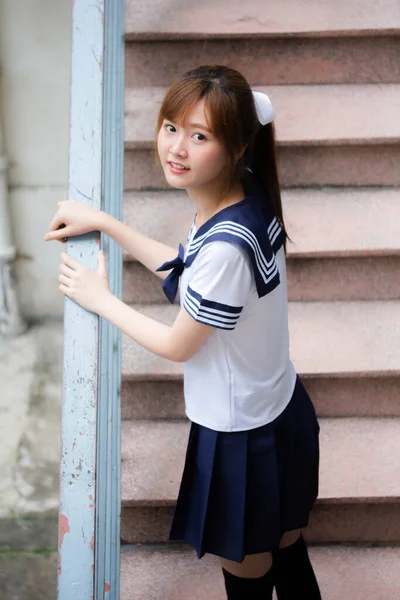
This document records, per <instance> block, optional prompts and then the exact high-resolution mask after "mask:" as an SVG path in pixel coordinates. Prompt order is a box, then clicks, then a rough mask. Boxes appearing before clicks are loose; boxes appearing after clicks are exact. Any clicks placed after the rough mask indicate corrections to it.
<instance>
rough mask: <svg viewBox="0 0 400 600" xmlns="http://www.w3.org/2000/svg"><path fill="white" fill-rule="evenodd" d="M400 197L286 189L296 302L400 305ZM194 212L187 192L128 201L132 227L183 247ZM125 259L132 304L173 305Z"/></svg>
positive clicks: (399, 192)
mask: <svg viewBox="0 0 400 600" xmlns="http://www.w3.org/2000/svg"><path fill="white" fill-rule="evenodd" d="M399 198H400V189H398V188H395V189H374V188H370V189H368V188H366V189H360V190H356V189H323V190H314V189H313V190H311V189H309V190H303V189H294V190H284V191H283V194H282V200H283V206H284V214H285V220H286V227H287V230H288V232H289V235H290V237H291V240H292V242H293V243H288V247H287V253H288V284H289V299H290V300H293V301H299V300H301V301H310V300H317V301H318V300H319V301H324V300H395V299H400V280H399V278H398V277H397V273H398V270H399V267H400V221H399V219H398V204H399ZM194 212H195V211H194V208H193V204H192V202H191V200H190V199H189V198H188V196H187V194H186V193H185V192H183V193H182V192H179V191H175V190H173V191H165V192H152V193H151V192H130V193H127V194H126V196H125V203H124V217H125V222H126V223H127V224H128V225H129V226H130V227H132V228H133V229H136V230H138V231H140V232H141V233H144V234H145V235H148V236H150V237H152V238H154V239H157V240H159V241H162V242H163V243H165V244H167V245H169V246H173V247H176V248H178V243H179V242H182V243H183V244H185V243H186V242H185V240H186V237H187V234H188V232H189V229H190V226H191V224H192V222H193V217H194ZM155 215H157V218H155ZM355 223H357V227H355V226H354V224H355ZM124 258H125V261H126V263H125V269H124V284H123V294H124V295H123V298H124V302H130V303H134V302H137V303H141V302H147V303H159V302H166V301H167V300H166V298H165V295H164V293H163V291H162V286H161V283H160V280H159V279H158V278H157V277H154V275H153V274H152V273H150V272H149V271H148V270H147V269H146V268H145V267H143V266H142V265H140V264H139V263H137V262H132V261H133V259H132V256H130V255H129V254H128V253H125V254H124ZM316 259H318V260H316ZM129 261H131V262H129ZM377 273H379V277H377ZM355 275H357V276H355Z"/></svg>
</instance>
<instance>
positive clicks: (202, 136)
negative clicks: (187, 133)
mask: <svg viewBox="0 0 400 600" xmlns="http://www.w3.org/2000/svg"><path fill="white" fill-rule="evenodd" d="M193 135H194V136H196V135H197V136H198V137H197V138H195V139H197V141H198V142H203V141H204V140H206V139H207V138H206V136H205V135H203V134H202V133H195V134H193Z"/></svg>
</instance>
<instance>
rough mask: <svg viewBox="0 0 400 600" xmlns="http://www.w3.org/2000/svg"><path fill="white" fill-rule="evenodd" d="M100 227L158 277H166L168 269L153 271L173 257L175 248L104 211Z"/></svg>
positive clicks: (175, 253)
mask: <svg viewBox="0 0 400 600" xmlns="http://www.w3.org/2000/svg"><path fill="white" fill-rule="evenodd" d="M100 229H101V231H103V232H104V233H106V234H107V235H109V236H110V237H112V238H113V239H114V240H115V241H116V242H117V244H119V245H120V246H122V248H125V250H127V251H128V252H129V253H130V254H132V256H133V257H134V258H135V259H136V260H138V261H139V262H141V263H142V265H144V266H145V267H146V268H147V269H149V270H150V271H152V272H153V273H154V274H155V275H157V276H158V277H160V279H165V278H166V277H167V275H168V273H169V271H163V272H159V273H156V272H155V271H156V269H157V268H158V267H160V266H161V265H162V264H163V263H164V262H166V261H169V260H172V259H174V258H175V257H176V255H177V254H178V250H177V249H175V248H171V247H170V246H167V245H165V244H162V243H161V242H157V241H156V240H153V239H152V238H150V237H147V236H146V235H143V234H141V233H138V232H137V231H134V230H133V229H131V228H130V227H128V225H125V223H121V221H118V219H115V218H114V217H112V216H111V215H109V214H107V213H105V212H102V213H101V220H100Z"/></svg>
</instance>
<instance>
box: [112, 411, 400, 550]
mask: <svg viewBox="0 0 400 600" xmlns="http://www.w3.org/2000/svg"><path fill="white" fill-rule="evenodd" d="M320 425H321V432H320V444H321V461H320V492H319V499H318V501H317V506H316V510H315V511H314V514H313V518H312V521H311V523H310V527H309V532H308V537H309V539H310V540H312V541H318V542H321V541H322V542H334V541H340V542H348V541H354V542H356V541H359V542H360V541H363V542H367V541H368V542H400V510H399V508H400V466H399V463H398V461H394V460H393V456H399V453H400V419H398V418H397V419H395V418H393V419H370V418H363V419H356V418H353V419H345V418H343V419H329V418H324V419H320ZM188 432H189V423H188V422H184V421H183V422H173V421H159V422H154V421H142V422H136V423H135V422H133V421H125V422H124V423H123V427H122V506H123V507H124V512H123V516H122V533H121V536H122V539H124V540H125V541H128V542H133V543H135V542H156V541H158V542H161V541H166V540H167V536H168V527H169V525H168V522H170V518H171V515H172V510H173V506H174V505H175V502H176V497H177V493H178V489H179V483H180V478H181V474H182V470H183V464H184V456H185V449H186V443H187V437H188ZM131 507H132V510H131ZM135 508H136V509H139V511H137V510H135ZM140 509H144V510H140ZM160 509H161V512H159V511H160ZM146 513H147V518H146V516H145V515H146ZM354 513H355V514H354ZM139 514H140V519H139ZM382 515H384V516H385V518H387V517H388V515H391V520H390V527H389V524H388V523H386V526H385V527H382V520H381V519H382ZM396 515H397V516H396Z"/></svg>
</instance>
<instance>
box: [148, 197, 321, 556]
mask: <svg viewBox="0 0 400 600" xmlns="http://www.w3.org/2000/svg"><path fill="white" fill-rule="evenodd" d="M284 240H285V234H284V232H283V230H282V228H281V227H280V225H279V222H278V221H277V219H276V218H275V217H274V216H273V214H272V213H271V214H268V212H267V211H266V210H265V207H264V208H262V200H261V196H260V194H259V193H257V192H254V191H253V192H252V193H249V194H248V195H247V196H246V197H245V198H244V199H243V200H242V201H240V202H238V203H236V204H234V205H232V206H229V207H226V208H224V209H222V210H221V211H219V212H218V213H217V214H215V215H214V216H213V217H212V218H211V219H209V220H208V221H207V222H206V223H204V224H203V225H202V226H201V227H199V229H198V230H197V229H196V227H195V224H194V222H193V224H192V227H191V229H190V232H189V237H188V240H187V245H186V248H185V249H183V247H182V245H180V248H179V254H178V256H177V257H176V259H174V260H173V261H169V262H167V263H164V265H162V266H161V267H160V268H159V269H158V270H170V269H171V268H172V269H173V270H172V271H171V273H170V274H169V275H168V277H167V278H166V279H165V280H164V283H163V287H164V291H165V293H166V295H167V297H168V298H169V300H170V301H171V302H173V301H174V298H175V293H176V291H177V286H178V281H179V279H180V290H179V292H180V305H181V306H183V307H184V308H185V309H186V310H187V312H188V313H189V315H190V316H191V317H192V318H193V319H195V320H196V321H198V322H200V323H204V324H206V325H210V326H212V327H213V331H212V333H211V335H210V336H209V337H208V338H207V340H206V342H205V343H204V344H203V345H202V346H201V348H200V349H199V350H198V351H197V352H196V354H195V355H194V356H192V357H191V358H190V359H189V360H187V361H186V362H185V363H184V398H185V408H186V415H187V417H188V418H189V419H190V421H191V422H192V424H191V428H190V434H189V440H188V446H187V451H186V459H185V466H184V471H183V475H182V481H181V485H180V491H179V495H178V500H177V505H176V509H175V514H174V518H173V523H172V527H171V532H170V540H184V541H185V542H187V543H188V544H190V545H191V546H193V547H194V548H195V550H196V552H197V555H198V557H199V558H201V557H202V556H203V555H204V554H205V553H206V552H208V553H211V554H216V555H218V556H221V557H224V558H228V559H231V560H234V561H237V562H241V561H242V560H243V558H244V556H245V555H247V554H255V553H259V552H268V551H271V550H274V549H276V548H277V547H278V546H279V541H280V538H281V536H282V534H283V533H284V532H285V531H289V530H291V529H297V528H301V527H305V526H306V525H307V523H308V519H309V514H310V511H311V508H312V506H313V504H314V502H315V500H316V498H317V495H318V467H319V424H318V421H317V418H316V414H315V410H314V407H313V404H312V402H311V400H310V398H309V396H308V394H307V392H306V390H305V388H304V387H303V385H302V383H301V381H300V379H299V378H298V376H297V374H296V371H295V368H294V366H293V363H292V362H291V360H290V355H289V332H288V306H287V283H286V265H285V253H284Z"/></svg>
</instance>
